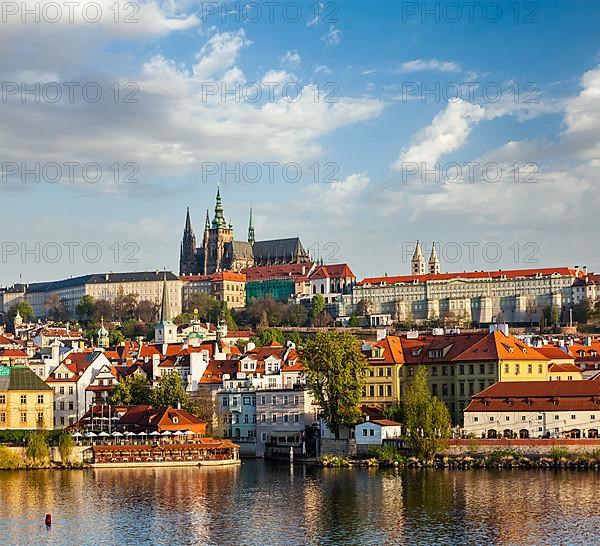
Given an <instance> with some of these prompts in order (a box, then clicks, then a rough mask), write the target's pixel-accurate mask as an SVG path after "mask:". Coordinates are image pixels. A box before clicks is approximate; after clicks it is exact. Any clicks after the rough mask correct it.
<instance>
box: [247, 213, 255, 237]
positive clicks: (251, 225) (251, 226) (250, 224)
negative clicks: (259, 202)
mask: <svg viewBox="0 0 600 546" xmlns="http://www.w3.org/2000/svg"><path fill="white" fill-rule="evenodd" d="M248 242H249V243H250V244H252V245H253V244H254V222H253V221H252V207H250V220H249V222H248Z"/></svg>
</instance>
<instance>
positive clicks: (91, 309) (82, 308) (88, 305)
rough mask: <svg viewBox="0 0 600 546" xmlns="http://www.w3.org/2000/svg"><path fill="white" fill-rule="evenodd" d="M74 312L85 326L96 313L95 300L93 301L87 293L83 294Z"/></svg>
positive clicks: (91, 320)
mask: <svg viewBox="0 0 600 546" xmlns="http://www.w3.org/2000/svg"><path fill="white" fill-rule="evenodd" d="M75 313H77V318H78V319H79V321H80V322H81V323H82V324H84V325H85V326H87V325H88V324H90V323H91V322H93V320H94V315H95V313H96V302H95V301H94V298H93V297H92V296H90V295H87V294H86V295H85V296H83V298H81V299H80V300H79V303H78V304H77V306H76V307H75Z"/></svg>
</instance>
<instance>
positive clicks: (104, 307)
mask: <svg viewBox="0 0 600 546" xmlns="http://www.w3.org/2000/svg"><path fill="white" fill-rule="evenodd" d="M102 317H104V320H113V318H114V309H113V306H112V304H111V303H110V302H109V301H108V300H104V299H100V300H96V302H95V303H94V322H96V323H98V322H100V319H101V318H102Z"/></svg>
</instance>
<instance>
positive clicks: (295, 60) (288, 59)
mask: <svg viewBox="0 0 600 546" xmlns="http://www.w3.org/2000/svg"><path fill="white" fill-rule="evenodd" d="M301 62H302V57H300V55H299V54H298V52H297V51H288V52H287V53H286V54H285V55H284V56H283V57H281V64H282V65H285V64H287V65H292V66H297V65H299V64H300V63H301Z"/></svg>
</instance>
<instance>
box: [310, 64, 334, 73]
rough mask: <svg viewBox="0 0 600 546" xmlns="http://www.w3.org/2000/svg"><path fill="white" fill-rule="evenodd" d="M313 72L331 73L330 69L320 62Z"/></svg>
mask: <svg viewBox="0 0 600 546" xmlns="http://www.w3.org/2000/svg"><path fill="white" fill-rule="evenodd" d="M313 73H314V74H331V69H330V68H329V67H328V66H327V65H326V64H320V65H319V66H317V67H316V68H315V69H314V71H313Z"/></svg>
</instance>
